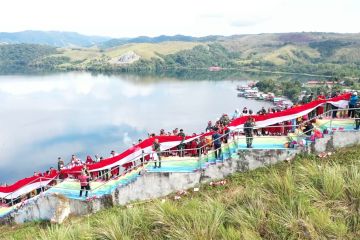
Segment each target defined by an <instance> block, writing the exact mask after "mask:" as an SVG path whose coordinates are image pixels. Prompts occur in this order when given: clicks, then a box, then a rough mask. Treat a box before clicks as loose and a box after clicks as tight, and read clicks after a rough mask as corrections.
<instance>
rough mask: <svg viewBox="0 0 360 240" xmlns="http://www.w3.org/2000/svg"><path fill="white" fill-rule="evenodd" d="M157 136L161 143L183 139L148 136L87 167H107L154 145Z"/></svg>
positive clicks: (68, 171) (65, 171)
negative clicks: (118, 152)
mask: <svg viewBox="0 0 360 240" xmlns="http://www.w3.org/2000/svg"><path fill="white" fill-rule="evenodd" d="M199 136H200V135H199ZM155 138H156V139H158V140H159V143H164V142H172V141H181V139H182V137H180V136H156V137H152V138H148V139H145V140H144V141H142V142H141V143H139V144H137V145H136V146H133V147H131V148H129V149H127V150H125V151H124V152H122V153H121V154H119V155H117V156H114V157H110V158H107V159H104V160H102V161H100V162H97V163H94V164H91V165H88V166H87V168H88V169H89V171H91V170H96V169H99V168H102V167H106V166H108V165H110V164H113V163H116V162H118V161H120V160H121V159H123V158H125V157H126V156H128V155H130V154H132V153H134V152H135V151H136V150H137V149H139V148H140V149H144V148H146V147H149V146H152V145H153V143H154V140H155ZM190 138H193V137H192V136H191V137H189V136H187V137H185V139H190ZM81 169H82V166H76V167H73V168H71V169H62V170H61V173H64V174H73V173H76V172H78V173H79V172H81Z"/></svg>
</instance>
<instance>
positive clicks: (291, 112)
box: [229, 93, 351, 127]
mask: <svg viewBox="0 0 360 240" xmlns="http://www.w3.org/2000/svg"><path fill="white" fill-rule="evenodd" d="M350 96H351V93H345V94H342V95H340V96H337V97H334V98H331V99H328V100H315V101H312V102H310V103H307V104H304V105H301V106H298V107H294V108H290V109H286V110H283V111H281V112H275V113H269V114H266V115H253V116H252V118H254V120H255V122H259V121H265V120H268V119H271V118H276V117H284V116H288V115H294V114H298V113H300V112H303V111H306V110H308V109H312V108H315V107H317V106H318V105H319V104H321V103H326V102H327V101H334V102H336V101H340V100H349V99H350ZM248 118H249V117H248V116H242V117H239V118H236V119H234V120H233V121H231V122H230V124H229V127H236V126H239V125H242V124H244V123H245V122H246V120H247V119H248Z"/></svg>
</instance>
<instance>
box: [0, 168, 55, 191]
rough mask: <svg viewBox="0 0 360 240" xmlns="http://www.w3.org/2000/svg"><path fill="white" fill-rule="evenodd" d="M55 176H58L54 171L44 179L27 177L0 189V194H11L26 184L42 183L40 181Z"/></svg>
mask: <svg viewBox="0 0 360 240" xmlns="http://www.w3.org/2000/svg"><path fill="white" fill-rule="evenodd" d="M57 175H58V171H56V170H55V171H51V172H50V174H49V175H48V176H47V177H46V178H44V177H41V176H32V177H27V178H24V179H21V180H19V181H17V182H15V183H14V184H11V185H9V186H7V187H0V192H2V193H12V192H15V191H16V190H18V189H20V188H22V187H24V186H26V185H28V184H32V183H36V182H42V181H48V178H55V177H56V176H57Z"/></svg>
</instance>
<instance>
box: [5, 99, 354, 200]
mask: <svg viewBox="0 0 360 240" xmlns="http://www.w3.org/2000/svg"><path fill="white" fill-rule="evenodd" d="M350 96H351V94H350V93H346V94H343V95H341V96H338V97H334V98H331V99H327V100H315V101H313V102H311V103H307V104H304V105H302V106H298V107H294V108H291V109H287V110H284V111H281V112H276V113H270V114H266V115H254V116H252V117H253V118H254V119H255V123H256V126H255V127H256V128H262V127H266V126H270V125H273V124H276V123H279V122H284V121H288V120H292V119H295V118H298V117H301V116H304V115H306V114H308V113H309V112H311V111H313V110H314V109H316V108H317V107H319V106H321V105H323V104H325V103H330V104H332V105H334V106H337V107H339V108H345V107H346V106H347V105H348V101H349V99H350ZM247 119H248V116H243V117H239V118H237V119H235V120H233V121H232V122H231V123H230V124H229V126H228V128H229V129H230V130H234V129H239V128H242V127H243V126H244V123H245V122H246V120H247ZM211 134H212V133H206V134H199V135H196V136H191V137H186V138H185V140H184V143H187V142H191V141H193V140H194V139H196V138H199V137H201V136H206V135H211ZM155 139H158V140H159V143H160V148H161V150H162V151H166V150H169V149H171V148H174V147H176V146H178V145H179V144H180V143H181V140H182V137H180V136H156V137H152V138H148V139H146V140H144V141H143V142H141V143H140V144H138V145H136V146H133V147H131V148H129V149H127V150H126V151H124V152H122V153H121V154H119V155H117V156H115V157H111V158H108V159H104V160H103V161H100V162H97V163H93V164H89V165H88V166H87V167H88V169H89V171H90V172H96V171H100V170H104V169H110V168H112V167H115V166H122V165H124V164H126V163H128V162H132V161H136V160H138V159H140V158H141V157H142V156H146V155H149V154H151V153H153V149H152V145H153V143H154V140H155ZM81 169H82V166H76V167H72V168H70V169H63V170H62V171H61V173H63V174H76V173H80V172H81ZM50 175H51V174H50ZM56 177H57V173H56V175H51V176H48V177H47V178H46V179H45V178H44V177H38V176H34V177H29V178H24V179H22V180H19V181H17V182H16V183H14V184H12V185H10V186H7V187H0V198H7V199H11V198H17V197H18V196H21V195H23V194H26V193H29V192H31V191H33V190H35V189H38V188H40V187H44V186H46V185H48V184H49V183H50V182H51V181H52V180H53V179H54V178H56Z"/></svg>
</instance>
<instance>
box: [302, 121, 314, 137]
mask: <svg viewBox="0 0 360 240" xmlns="http://www.w3.org/2000/svg"><path fill="white" fill-rule="evenodd" d="M313 129H314V126H313V125H312V123H311V122H307V123H306V125H305V128H304V133H305V134H306V135H307V136H311V132H312V131H313Z"/></svg>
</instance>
